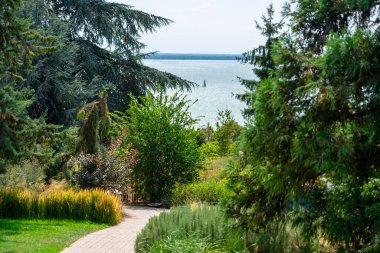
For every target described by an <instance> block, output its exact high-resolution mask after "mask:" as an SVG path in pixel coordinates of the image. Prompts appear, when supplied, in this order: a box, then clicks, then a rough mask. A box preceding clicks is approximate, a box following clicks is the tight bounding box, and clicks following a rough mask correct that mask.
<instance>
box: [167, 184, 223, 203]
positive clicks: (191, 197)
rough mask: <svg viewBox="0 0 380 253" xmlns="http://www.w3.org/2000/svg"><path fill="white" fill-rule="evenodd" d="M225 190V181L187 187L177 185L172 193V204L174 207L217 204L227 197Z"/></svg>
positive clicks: (188, 185)
mask: <svg viewBox="0 0 380 253" xmlns="http://www.w3.org/2000/svg"><path fill="white" fill-rule="evenodd" d="M229 193H230V192H229V191H228V190H227V189H226V188H225V181H224V180H223V181H216V180H209V181H205V182H197V183H192V184H187V185H179V186H178V187H177V188H176V189H174V191H173V195H172V204H173V205H174V206H180V205H186V204H191V203H194V202H207V203H218V202H219V201H220V200H221V199H222V198H223V197H226V196H228V195H229Z"/></svg>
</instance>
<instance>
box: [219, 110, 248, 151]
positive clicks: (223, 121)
mask: <svg viewBox="0 0 380 253" xmlns="http://www.w3.org/2000/svg"><path fill="white" fill-rule="evenodd" d="M240 132H241V126H239V124H238V123H237V122H236V121H235V120H234V119H233V117H232V112H231V111H230V110H225V111H219V112H218V117H217V122H216V130H215V133H214V135H213V139H214V140H215V141H216V143H217V144H218V146H219V151H220V156H225V155H228V154H229V153H230V152H231V149H230V146H231V144H232V143H233V142H235V141H237V140H238V138H239V135H240Z"/></svg>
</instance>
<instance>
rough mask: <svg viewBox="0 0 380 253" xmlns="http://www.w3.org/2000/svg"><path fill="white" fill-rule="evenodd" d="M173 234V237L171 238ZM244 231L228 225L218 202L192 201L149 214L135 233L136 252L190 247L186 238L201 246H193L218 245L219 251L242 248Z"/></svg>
mask: <svg viewBox="0 0 380 253" xmlns="http://www.w3.org/2000/svg"><path fill="white" fill-rule="evenodd" d="M173 235H174V236H175V237H174V238H175V240H173V239H172V236H173ZM243 235H244V233H243V231H240V230H235V229H233V228H232V227H231V226H230V225H229V222H228V221H227V220H226V219H225V217H224V213H223V210H222V209H221V208H220V207H219V206H210V205H205V204H194V205H192V206H186V207H177V208H174V209H172V210H171V211H170V212H163V213H161V214H160V215H159V216H158V217H153V218H151V219H150V221H149V223H148V224H147V225H146V227H145V228H144V229H143V230H142V231H141V232H140V234H139V235H138V237H137V241H136V245H135V248H136V252H151V251H150V250H151V249H152V248H153V249H155V250H156V249H157V247H158V248H159V247H166V248H177V249H176V250H173V251H170V252H182V251H179V249H180V248H186V247H190V246H189V245H188V242H189V241H188V240H191V241H195V240H196V241H198V242H200V243H202V244H203V246H202V245H193V247H197V246H198V247H206V248H207V247H211V249H214V246H215V245H217V248H218V249H219V250H220V251H221V250H224V251H227V252H244V251H246V244H245V240H244V239H243ZM205 244H207V245H205ZM168 245H169V246H168ZM186 245H187V246H186ZM212 245H213V246H212ZM220 251H219V252H220ZM156 252H157V251H156ZM184 252H190V251H184ZM193 252H202V251H193ZM206 252H207V251H206Z"/></svg>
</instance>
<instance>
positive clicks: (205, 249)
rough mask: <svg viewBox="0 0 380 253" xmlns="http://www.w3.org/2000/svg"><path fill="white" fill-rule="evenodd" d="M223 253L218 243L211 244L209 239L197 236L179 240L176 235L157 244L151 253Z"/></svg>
mask: <svg viewBox="0 0 380 253" xmlns="http://www.w3.org/2000/svg"><path fill="white" fill-rule="evenodd" d="M162 252H171V253H194V252H198V253H221V252H223V251H222V250H221V249H220V248H219V246H218V244H217V243H212V242H209V241H208V240H207V239H202V238H201V239H197V238H196V237H195V236H192V237H189V238H178V236H176V233H173V234H172V235H170V236H168V237H167V238H166V239H163V240H160V241H157V242H155V243H154V244H153V245H152V246H151V247H150V248H149V253H162Z"/></svg>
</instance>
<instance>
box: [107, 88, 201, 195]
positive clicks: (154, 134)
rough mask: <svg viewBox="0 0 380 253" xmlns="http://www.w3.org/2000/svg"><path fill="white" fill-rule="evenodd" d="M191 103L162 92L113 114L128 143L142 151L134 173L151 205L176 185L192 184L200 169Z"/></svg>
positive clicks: (140, 188)
mask: <svg viewBox="0 0 380 253" xmlns="http://www.w3.org/2000/svg"><path fill="white" fill-rule="evenodd" d="M189 106H190V104H189V101H187V100H186V97H183V96H181V95H179V94H175V95H173V96H171V97H169V96H166V95H164V94H163V92H161V93H159V94H157V96H154V95H153V94H151V93H150V92H148V94H147V96H146V97H140V99H135V98H131V104H130V107H129V109H128V110H127V111H126V113H120V112H119V113H115V114H112V115H113V116H114V117H115V119H116V123H115V124H117V125H118V126H119V127H120V128H121V129H126V132H127V134H126V136H125V137H126V139H127V143H129V144H130V145H131V147H132V148H133V149H136V150H138V151H139V158H140V162H139V164H138V165H137V166H136V168H135V169H134V171H133V177H134V180H135V181H136V182H138V184H137V185H136V188H137V189H135V190H136V191H137V192H139V193H144V194H146V195H147V196H148V199H149V200H150V201H151V202H162V201H163V199H164V198H165V196H168V195H170V193H171V191H172V189H173V188H174V186H175V185H176V184H177V183H189V182H192V181H194V179H195V178H196V176H197V173H196V172H197V169H198V168H199V167H201V155H200V153H199V150H198V145H197V133H196V131H195V130H194V124H195V123H196V122H197V120H196V119H193V118H192V117H191V114H190V112H189V111H188V109H189Z"/></svg>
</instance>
